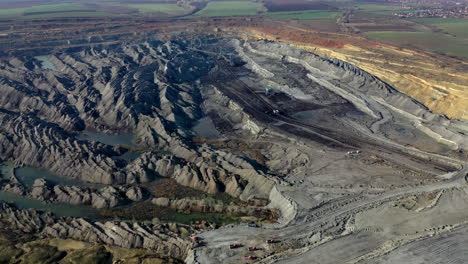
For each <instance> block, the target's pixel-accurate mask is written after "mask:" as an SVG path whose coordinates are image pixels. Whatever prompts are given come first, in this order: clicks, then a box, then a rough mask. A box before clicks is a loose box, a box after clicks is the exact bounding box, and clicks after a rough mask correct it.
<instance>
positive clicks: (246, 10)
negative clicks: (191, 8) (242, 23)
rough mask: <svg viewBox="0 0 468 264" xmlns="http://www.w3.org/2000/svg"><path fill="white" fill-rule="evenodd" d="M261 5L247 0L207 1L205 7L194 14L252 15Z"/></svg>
mask: <svg viewBox="0 0 468 264" xmlns="http://www.w3.org/2000/svg"><path fill="white" fill-rule="evenodd" d="M261 7H262V5H261V4H260V3H254V2H248V1H223V2H209V3H208V4H207V5H206V7H205V8H203V9H202V10H200V11H198V12H197V13H196V14H195V15H196V16H202V17H216V16H253V15H256V14H257V10H258V9H260V8H261Z"/></svg>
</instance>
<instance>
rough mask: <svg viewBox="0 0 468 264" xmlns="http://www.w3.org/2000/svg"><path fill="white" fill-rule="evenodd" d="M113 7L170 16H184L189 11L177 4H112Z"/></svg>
mask: <svg viewBox="0 0 468 264" xmlns="http://www.w3.org/2000/svg"><path fill="white" fill-rule="evenodd" d="M110 5H112V6H123V7H129V8H135V9H138V11H139V12H141V13H155V12H161V13H166V14H170V15H176V14H184V13H187V10H186V9H185V8H183V7H180V6H178V5H176V4H120V3H116V4H114V3H112V4H110Z"/></svg>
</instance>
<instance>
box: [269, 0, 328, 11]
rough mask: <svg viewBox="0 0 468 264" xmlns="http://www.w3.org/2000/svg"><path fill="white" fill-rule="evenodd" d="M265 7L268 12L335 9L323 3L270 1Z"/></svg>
mask: <svg viewBox="0 0 468 264" xmlns="http://www.w3.org/2000/svg"><path fill="white" fill-rule="evenodd" d="M265 7H266V8H267V9H268V11H269V12H287V11H305V10H330V9H336V8H333V7H331V6H329V5H327V4H326V3H323V2H318V1H304V0H270V1H267V2H265Z"/></svg>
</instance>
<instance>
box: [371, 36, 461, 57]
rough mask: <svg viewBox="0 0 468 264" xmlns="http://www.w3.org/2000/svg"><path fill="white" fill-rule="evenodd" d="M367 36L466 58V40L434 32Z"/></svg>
mask: <svg viewBox="0 0 468 264" xmlns="http://www.w3.org/2000/svg"><path fill="white" fill-rule="evenodd" d="M366 35H367V36H369V37H370V38H373V39H376V40H383V41H389V42H392V43H395V44H397V45H407V46H410V47H417V48H420V49H425V50H430V51H436V52H440V53H445V54H448V55H452V56H458V57H466V58H468V49H467V48H466V47H468V40H465V39H461V38H455V37H452V36H448V35H445V34H442V33H435V32H396V31H386V32H378V31H377V32H368V33H366Z"/></svg>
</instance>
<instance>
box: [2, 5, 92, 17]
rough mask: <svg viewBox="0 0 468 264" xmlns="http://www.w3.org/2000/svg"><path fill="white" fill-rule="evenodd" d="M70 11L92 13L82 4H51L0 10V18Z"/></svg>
mask: <svg viewBox="0 0 468 264" xmlns="http://www.w3.org/2000/svg"><path fill="white" fill-rule="evenodd" d="M70 11H78V12H86V11H92V10H91V9H89V8H86V7H85V6H84V5H82V4H71V3H70V4H53V5H38V6H32V7H25V8H8V9H0V16H2V17H5V16H6V17H12V16H18V15H28V14H34V13H45V12H54V13H57V12H70Z"/></svg>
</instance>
